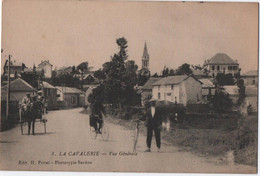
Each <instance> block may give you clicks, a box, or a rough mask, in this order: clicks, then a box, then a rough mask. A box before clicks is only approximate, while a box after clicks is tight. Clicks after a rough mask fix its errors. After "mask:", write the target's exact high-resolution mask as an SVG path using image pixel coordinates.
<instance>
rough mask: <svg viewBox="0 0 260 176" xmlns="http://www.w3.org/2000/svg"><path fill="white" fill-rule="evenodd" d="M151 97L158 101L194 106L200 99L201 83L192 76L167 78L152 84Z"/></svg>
mask: <svg viewBox="0 0 260 176" xmlns="http://www.w3.org/2000/svg"><path fill="white" fill-rule="evenodd" d="M152 87H153V88H152V96H153V98H154V99H155V100H158V101H169V102H174V103H176V104H183V105H184V106H186V105H187V104H194V103H197V102H199V101H200V100H201V99H202V82H201V81H199V80H198V79H196V78H195V77H194V76H193V75H189V76H187V75H178V76H168V77H165V78H162V79H160V80H159V81H156V82H155V83H153V84H152Z"/></svg>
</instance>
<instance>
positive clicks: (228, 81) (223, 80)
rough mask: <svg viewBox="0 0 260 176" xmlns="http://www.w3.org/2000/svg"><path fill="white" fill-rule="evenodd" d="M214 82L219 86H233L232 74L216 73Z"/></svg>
mask: <svg viewBox="0 0 260 176" xmlns="http://www.w3.org/2000/svg"><path fill="white" fill-rule="evenodd" d="M216 81H217V84H218V85H220V86H224V85H235V82H234V79H233V76H232V74H224V73H218V74H217V76H216Z"/></svg>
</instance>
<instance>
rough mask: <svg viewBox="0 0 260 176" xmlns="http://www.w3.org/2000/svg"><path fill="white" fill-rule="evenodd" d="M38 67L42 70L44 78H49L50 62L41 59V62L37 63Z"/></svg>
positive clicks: (50, 72)
mask: <svg viewBox="0 0 260 176" xmlns="http://www.w3.org/2000/svg"><path fill="white" fill-rule="evenodd" d="M38 68H40V69H42V70H43V72H44V77H45V78H51V76H52V64H50V62H49V60H44V61H41V63H40V64H39V65H38Z"/></svg>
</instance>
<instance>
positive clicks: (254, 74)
mask: <svg viewBox="0 0 260 176" xmlns="http://www.w3.org/2000/svg"><path fill="white" fill-rule="evenodd" d="M257 75H258V71H257V70H250V71H248V72H246V73H244V74H243V75H242V76H257Z"/></svg>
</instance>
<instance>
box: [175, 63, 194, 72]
mask: <svg viewBox="0 0 260 176" xmlns="http://www.w3.org/2000/svg"><path fill="white" fill-rule="evenodd" d="M191 73H192V70H191V69H190V64H187V63H184V64H182V65H181V66H179V68H178V69H177V75H189V74H191Z"/></svg>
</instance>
